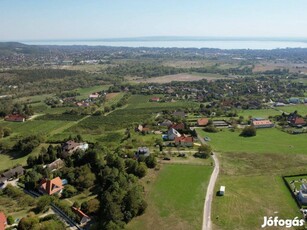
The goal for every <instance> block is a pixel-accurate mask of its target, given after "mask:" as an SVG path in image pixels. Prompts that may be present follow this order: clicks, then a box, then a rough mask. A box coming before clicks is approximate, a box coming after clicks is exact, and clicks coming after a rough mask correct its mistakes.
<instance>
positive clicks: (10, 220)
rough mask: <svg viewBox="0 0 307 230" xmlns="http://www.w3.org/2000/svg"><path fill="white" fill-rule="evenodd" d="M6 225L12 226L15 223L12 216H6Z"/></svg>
mask: <svg viewBox="0 0 307 230" xmlns="http://www.w3.org/2000/svg"><path fill="white" fill-rule="evenodd" d="M7 223H8V225H12V224H14V223H15V220H14V218H13V217H12V216H8V217H7Z"/></svg>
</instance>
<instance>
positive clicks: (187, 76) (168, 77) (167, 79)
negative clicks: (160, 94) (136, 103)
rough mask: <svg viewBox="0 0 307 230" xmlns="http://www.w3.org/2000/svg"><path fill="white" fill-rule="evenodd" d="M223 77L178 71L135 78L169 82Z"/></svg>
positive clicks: (143, 80)
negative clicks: (172, 73) (157, 75)
mask: <svg viewBox="0 0 307 230" xmlns="http://www.w3.org/2000/svg"><path fill="white" fill-rule="evenodd" d="M224 78H225V77H224V76H223V75H220V74H211V73H208V74H190V73H180V74H174V75H166V76H161V77H152V78H146V79H141V80H136V82H139V83H161V84H163V83H169V82H172V81H183V82H184V81H200V80H202V79H206V80H208V81H213V80H217V79H224Z"/></svg>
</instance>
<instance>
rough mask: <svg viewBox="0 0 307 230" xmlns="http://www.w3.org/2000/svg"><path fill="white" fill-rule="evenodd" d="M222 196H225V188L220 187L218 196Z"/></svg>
mask: <svg viewBox="0 0 307 230" xmlns="http://www.w3.org/2000/svg"><path fill="white" fill-rule="evenodd" d="M224 194H225V186H221V187H220V191H219V195H220V196H224Z"/></svg>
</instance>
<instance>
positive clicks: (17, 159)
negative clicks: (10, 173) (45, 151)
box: [0, 144, 49, 171]
mask: <svg viewBox="0 0 307 230" xmlns="http://www.w3.org/2000/svg"><path fill="white" fill-rule="evenodd" d="M48 146H49V144H40V145H39V146H38V147H36V148H35V149H34V150H33V151H32V153H30V154H28V155H21V154H20V153H19V152H10V153H9V154H0V171H2V170H6V169H9V168H13V167H14V166H16V165H18V164H21V165H26V163H27V159H28V157H29V156H38V155H39V154H40V151H41V149H42V147H45V148H48Z"/></svg>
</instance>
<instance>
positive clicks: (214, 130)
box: [204, 125, 219, 133]
mask: <svg viewBox="0 0 307 230" xmlns="http://www.w3.org/2000/svg"><path fill="white" fill-rule="evenodd" d="M204 131H206V132H208V133H217V132H218V131H219V130H218V129H217V128H215V127H214V126H213V125H209V126H207V127H205V128H204Z"/></svg>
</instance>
